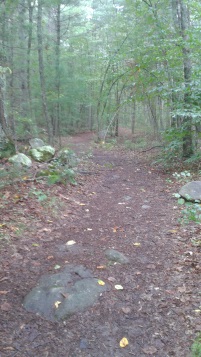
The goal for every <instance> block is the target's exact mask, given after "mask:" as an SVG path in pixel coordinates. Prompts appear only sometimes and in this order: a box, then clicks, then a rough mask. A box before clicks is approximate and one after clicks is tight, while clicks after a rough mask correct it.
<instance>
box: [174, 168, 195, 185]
mask: <svg viewBox="0 0 201 357" xmlns="http://www.w3.org/2000/svg"><path fill="white" fill-rule="evenodd" d="M172 176H173V177H174V178H175V179H176V180H177V181H179V182H189V181H190V180H191V173H190V172H189V171H187V170H185V171H181V172H174V173H173V174H172Z"/></svg>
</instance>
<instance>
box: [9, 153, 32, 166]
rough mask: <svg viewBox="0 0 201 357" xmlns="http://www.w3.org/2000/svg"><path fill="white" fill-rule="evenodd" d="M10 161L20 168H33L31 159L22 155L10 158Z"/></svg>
mask: <svg viewBox="0 0 201 357" xmlns="http://www.w3.org/2000/svg"><path fill="white" fill-rule="evenodd" d="M8 161H9V162H11V163H12V164H14V165H18V166H24V167H31V165H32V161H31V159H30V158H29V157H28V156H26V155H24V154H22V153H19V154H16V155H14V156H12V157H10V158H9V160H8Z"/></svg>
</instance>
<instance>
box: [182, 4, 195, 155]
mask: <svg viewBox="0 0 201 357" xmlns="http://www.w3.org/2000/svg"><path fill="white" fill-rule="evenodd" d="M179 5H180V18H181V35H182V38H183V41H184V46H183V48H182V52H183V71H184V85H185V93H184V109H186V110H187V111H188V110H189V105H190V102H191V99H190V98H191V92H190V83H191V78H192V64H191V59H190V49H189V48H188V44H187V41H188V35H187V30H188V28H189V26H190V24H189V13H188V7H187V5H186V4H184V2H183V0H179ZM183 126H184V133H185V135H184V137H183V157H185V158H188V157H190V156H191V155H192V154H193V139H192V118H191V116H190V115H186V116H184V118H183Z"/></svg>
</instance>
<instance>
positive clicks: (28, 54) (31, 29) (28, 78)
mask: <svg viewBox="0 0 201 357" xmlns="http://www.w3.org/2000/svg"><path fill="white" fill-rule="evenodd" d="M28 5H29V29H28V47H27V91H28V98H29V110H30V115H31V118H32V120H33V121H34V129H35V130H34V131H36V123H35V118H33V116H34V115H33V104H32V93H31V47H32V37H33V36H32V33H33V10H34V6H35V1H32V0H28Z"/></svg>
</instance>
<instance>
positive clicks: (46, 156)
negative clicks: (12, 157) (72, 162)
mask: <svg viewBox="0 0 201 357" xmlns="http://www.w3.org/2000/svg"><path fill="white" fill-rule="evenodd" d="M29 154H30V156H31V157H32V159H33V160H35V161H39V162H46V161H49V160H51V159H52V158H53V157H54V154H55V149H54V148H53V147H52V146H50V145H46V146H41V147H39V148H37V149H31V150H30V151H29Z"/></svg>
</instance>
